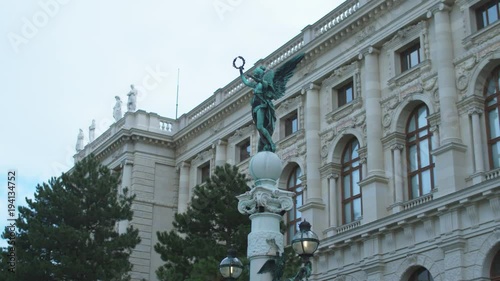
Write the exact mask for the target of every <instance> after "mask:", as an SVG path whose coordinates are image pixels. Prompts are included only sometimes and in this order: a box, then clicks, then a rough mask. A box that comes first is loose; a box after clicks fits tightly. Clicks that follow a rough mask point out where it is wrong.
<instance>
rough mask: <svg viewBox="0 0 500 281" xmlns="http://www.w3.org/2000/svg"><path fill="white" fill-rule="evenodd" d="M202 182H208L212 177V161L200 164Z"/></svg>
mask: <svg viewBox="0 0 500 281" xmlns="http://www.w3.org/2000/svg"><path fill="white" fill-rule="evenodd" d="M199 169H200V172H201V182H202V183H203V182H206V181H207V180H208V179H209V178H210V163H206V164H204V165H203V166H200V168H199Z"/></svg>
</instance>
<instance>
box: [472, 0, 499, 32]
mask: <svg viewBox="0 0 500 281" xmlns="http://www.w3.org/2000/svg"><path fill="white" fill-rule="evenodd" d="M499 3H500V0H490V1H488V2H486V3H485V4H483V5H481V6H479V7H478V8H477V9H476V21H477V29H478V30H479V29H482V28H485V27H486V26H488V25H490V24H492V23H494V22H496V21H498V19H499V18H500V4H499Z"/></svg>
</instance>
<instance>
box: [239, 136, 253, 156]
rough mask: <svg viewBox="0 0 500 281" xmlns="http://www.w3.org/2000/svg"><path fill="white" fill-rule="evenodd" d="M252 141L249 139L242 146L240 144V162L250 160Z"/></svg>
mask: <svg viewBox="0 0 500 281" xmlns="http://www.w3.org/2000/svg"><path fill="white" fill-rule="evenodd" d="M250 150H251V148H250V140H249V139H247V140H245V141H243V142H241V143H240V144H238V154H239V161H240V162H242V161H245V160H247V159H248V158H250Z"/></svg>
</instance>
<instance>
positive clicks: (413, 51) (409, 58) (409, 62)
mask: <svg viewBox="0 0 500 281" xmlns="http://www.w3.org/2000/svg"><path fill="white" fill-rule="evenodd" d="M399 56H400V59H401V72H404V71H406V70H408V69H411V68H413V67H415V66H416V65H417V64H419V63H420V42H417V43H416V44H413V45H411V46H410V47H408V48H406V49H404V50H403V51H401V52H400V53H399Z"/></svg>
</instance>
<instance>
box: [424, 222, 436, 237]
mask: <svg viewBox="0 0 500 281" xmlns="http://www.w3.org/2000/svg"><path fill="white" fill-rule="evenodd" d="M424 230H425V234H427V241H429V242H432V241H434V235H435V234H434V221H433V220H432V219H428V220H426V221H424Z"/></svg>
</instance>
